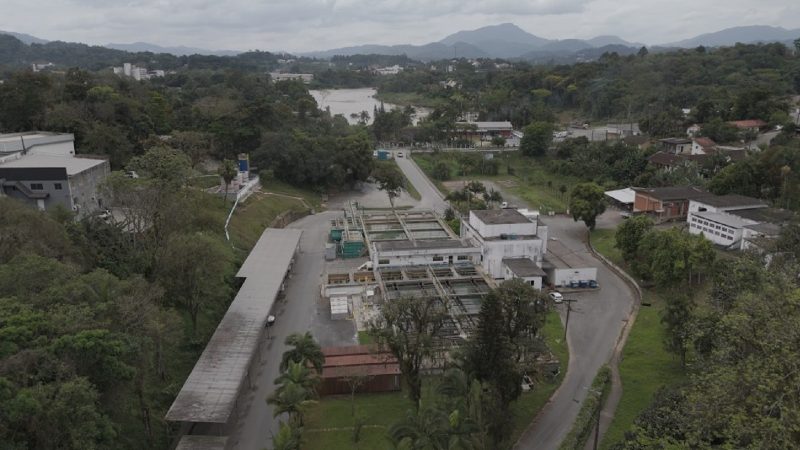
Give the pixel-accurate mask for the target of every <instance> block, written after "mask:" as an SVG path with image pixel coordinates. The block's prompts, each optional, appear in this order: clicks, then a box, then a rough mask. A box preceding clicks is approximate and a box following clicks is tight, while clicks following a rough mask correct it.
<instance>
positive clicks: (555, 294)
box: [548, 291, 564, 303]
mask: <svg viewBox="0 0 800 450" xmlns="http://www.w3.org/2000/svg"><path fill="white" fill-rule="evenodd" d="M548 295H549V296H550V298H551V299H552V300H553V303H561V302H563V301H564V296H563V295H561V292H558V291H553V292H551V293H550V294H548Z"/></svg>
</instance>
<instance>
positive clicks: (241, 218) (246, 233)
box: [228, 193, 307, 250]
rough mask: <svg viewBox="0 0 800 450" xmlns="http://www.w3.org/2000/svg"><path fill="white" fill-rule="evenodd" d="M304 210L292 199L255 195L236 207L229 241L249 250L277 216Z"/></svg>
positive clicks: (297, 201)
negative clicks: (286, 212) (290, 211)
mask: <svg viewBox="0 0 800 450" xmlns="http://www.w3.org/2000/svg"><path fill="white" fill-rule="evenodd" d="M306 209H307V208H306V207H305V206H304V205H303V203H302V202H301V201H299V200H296V199H293V198H288V197H283V196H278V195H270V194H263V193H255V194H253V195H251V196H250V197H249V198H248V199H247V200H245V201H244V202H243V203H239V206H237V207H236V211H235V212H234V213H233V217H231V222H230V225H229V227H228V231H229V232H230V235H231V241H233V245H235V246H236V248H239V249H242V250H249V249H250V248H252V247H253V245H255V243H256V241H258V238H259V237H260V236H261V234H262V233H263V232H264V229H265V228H267V227H269V226H270V224H271V223H272V221H273V220H275V218H276V217H278V215H279V214H281V213H282V212H284V211H289V210H292V211H305V210H306Z"/></svg>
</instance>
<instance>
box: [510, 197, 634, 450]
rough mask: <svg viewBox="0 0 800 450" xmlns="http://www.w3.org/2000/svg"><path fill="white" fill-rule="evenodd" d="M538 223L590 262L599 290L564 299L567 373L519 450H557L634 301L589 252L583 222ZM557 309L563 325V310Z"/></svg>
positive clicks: (557, 218)
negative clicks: (568, 306)
mask: <svg viewBox="0 0 800 450" xmlns="http://www.w3.org/2000/svg"><path fill="white" fill-rule="evenodd" d="M609 214H614V212H610V213H609ZM542 222H544V223H546V224H547V225H548V227H549V230H548V233H549V235H550V236H552V237H556V238H557V239H559V241H560V242H561V243H562V244H564V246H565V247H566V248H567V250H568V251H572V252H575V253H580V254H581V257H582V258H583V259H585V260H588V261H591V262H593V263H594V265H595V267H597V281H598V283H599V284H600V288H601V289H600V290H599V291H595V292H585V293H578V294H568V295H567V297H568V298H575V299H577V300H578V301H577V302H575V303H574V304H573V310H572V313H571V315H570V322H569V330H568V335H567V342H568V344H569V348H570V360H569V368H568V369H567V374H566V376H565V377H564V381H563V382H562V383H561V386H560V387H559V388H558V390H557V391H556V393H555V394H554V396H553V397H552V399H551V401H550V402H549V403H548V404H547V405H545V407H544V408H543V409H542V411H541V412H540V413H539V416H538V417H537V418H536V419H535V421H534V422H533V423H532V424H531V426H530V427H529V428H528V429H527V430H526V431H525V433H524V434H523V435H522V437H521V438H520V440H519V442H518V443H517V445H516V446H515V448H519V449H543V450H549V449H556V448H558V446H559V445H560V444H561V441H562V440H563V439H564V437H565V436H566V434H567V433H568V432H569V430H570V429H571V427H572V423H573V422H574V421H575V418H576V417H577V415H578V411H579V410H580V406H581V403H582V402H583V400H584V399H585V398H586V394H587V393H588V388H589V386H590V385H591V383H592V379H593V378H594V376H595V374H596V373H597V370H598V369H599V368H600V367H602V366H603V364H605V363H606V362H607V361H608V360H609V358H610V357H611V354H612V351H613V349H614V346H615V344H616V342H617V339H618V337H619V335H620V331H621V330H622V327H623V326H624V324H625V321H626V320H627V317H628V315H629V313H630V312H631V308H632V307H633V301H634V296H633V294H632V293H631V292H630V290H629V288H628V286H627V285H626V284H625V283H624V282H623V281H622V280H621V279H620V278H618V277H617V276H616V275H615V274H614V273H612V272H611V271H610V270H609V269H607V268H606V267H605V266H604V265H603V264H602V263H601V262H600V261H598V260H597V259H596V258H594V256H592V255H591V253H589V252H588V250H587V248H586V244H585V239H586V227H585V226H584V225H583V223H582V222H574V221H573V220H572V219H571V218H568V217H565V216H554V217H547V218H544V219H542ZM559 309H560V311H559V312H560V314H561V320H562V322H564V320H565V317H566V310H565V306H563V305H562V306H559Z"/></svg>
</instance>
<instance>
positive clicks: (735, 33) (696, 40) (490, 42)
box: [303, 23, 800, 62]
mask: <svg viewBox="0 0 800 450" xmlns="http://www.w3.org/2000/svg"><path fill="white" fill-rule="evenodd" d="M798 37H800V29H797V30H787V29H785V28H781V27H771V26H763V25H756V26H744V27H734V28H728V29H725V30H721V31H717V32H714V33H706V34H701V35H699V36H696V37H693V38H691V39H685V40H682V41H678V42H672V43H668V44H661V45H658V46H656V47H657V49H658V50H667V49H670V48H693V47H697V46H700V45H704V46H706V47H720V46H730V45H734V44H736V43H737V42H741V43H755V42H783V43H785V44H789V45H791V43H792V41H793V40H794V39H797V38H798ZM642 46H644V44H642V43H639V42H629V41H626V40H624V39H622V38H620V37H618V36H608V35H604V36H597V37H594V38H591V39H562V40H554V39H546V38H543V37H540V36H536V35H534V34H531V33H528V32H527V31H525V30H523V29H521V28H520V27H518V26H516V25H514V24H512V23H504V24H500V25H492V26H488V27H483V28H478V29H477V30H465V31H459V32H457V33H453V34H451V35H450V36H447V37H445V38H444V39H442V40H440V41H438V42H432V43H430V44H425V45H408V44H404V45H391V46H389V45H360V46H357V47H344V48H336V49H332V50H324V51H317V52H308V53H304V54H303V56H311V57H316V58H330V57H332V56H335V55H345V56H349V55H356V54H382V55H401V54H405V55H407V56H408V57H409V58H412V59H420V60H432V59H445V58H452V57H465V58H480V57H491V58H503V59H522V60H531V61H545V60H553V61H559V62H569V61H580V60H585V59H587V58H588V59H592V58H597V57H599V56H600V55H602V54H603V53H604V52H606V51H616V52H617V53H620V54H630V53H634V52H635V51H638V49H639V48H641V47H642Z"/></svg>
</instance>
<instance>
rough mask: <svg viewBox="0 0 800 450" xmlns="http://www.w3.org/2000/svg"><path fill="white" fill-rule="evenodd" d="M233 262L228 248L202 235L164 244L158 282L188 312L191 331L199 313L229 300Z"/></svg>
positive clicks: (218, 306)
mask: <svg viewBox="0 0 800 450" xmlns="http://www.w3.org/2000/svg"><path fill="white" fill-rule="evenodd" d="M198 261H202V262H203V263H202V264H198ZM232 261H233V256H232V254H231V250H230V248H228V247H227V246H226V245H225V244H223V243H222V242H221V241H220V240H219V239H217V238H214V237H211V236H208V235H205V234H202V233H196V234H178V235H176V236H174V237H172V238H170V239H169V240H168V241H167V243H166V247H165V249H164V252H163V254H162V256H161V257H160V259H159V260H158V262H157V272H156V273H157V277H158V281H159V283H160V284H161V285H162V286H164V289H165V290H166V294H167V298H169V299H172V300H173V301H174V302H175V303H177V304H178V305H181V306H182V307H183V308H185V310H186V312H188V313H189V317H190V318H191V321H192V330H193V331H196V330H197V317H198V314H199V313H200V311H201V310H203V309H213V308H221V307H222V306H223V305H224V304H225V302H226V300H227V299H228V293H229V287H228V284H227V283H226V278H227V277H228V276H230V275H231V273H232V271H233V263H232Z"/></svg>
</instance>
